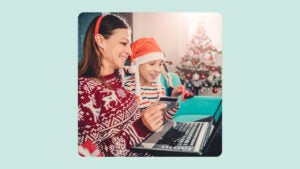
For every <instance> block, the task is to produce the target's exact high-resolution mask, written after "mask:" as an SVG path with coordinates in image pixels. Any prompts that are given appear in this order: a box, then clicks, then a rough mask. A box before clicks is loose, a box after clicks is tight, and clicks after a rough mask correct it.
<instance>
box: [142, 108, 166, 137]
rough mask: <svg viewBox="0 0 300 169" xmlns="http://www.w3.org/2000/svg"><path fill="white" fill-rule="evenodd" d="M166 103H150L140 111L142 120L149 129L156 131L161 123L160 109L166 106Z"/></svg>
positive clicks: (161, 112)
mask: <svg viewBox="0 0 300 169" xmlns="http://www.w3.org/2000/svg"><path fill="white" fill-rule="evenodd" d="M166 107H167V104H165V103H163V104H157V103H153V104H151V105H150V106H149V107H148V108H147V109H145V110H144V111H143V113H142V117H141V119H142V122H143V123H144V125H145V126H146V127H147V128H148V129H149V130H150V131H156V130H157V129H159V128H160V127H161V126H162V124H163V111H162V109H164V108H166Z"/></svg>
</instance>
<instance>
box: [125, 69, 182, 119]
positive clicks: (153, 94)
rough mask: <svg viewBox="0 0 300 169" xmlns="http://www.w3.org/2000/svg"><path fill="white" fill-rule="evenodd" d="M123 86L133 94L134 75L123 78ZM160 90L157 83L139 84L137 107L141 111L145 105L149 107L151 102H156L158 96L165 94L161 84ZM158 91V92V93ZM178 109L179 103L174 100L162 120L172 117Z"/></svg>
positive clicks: (134, 85)
mask: <svg viewBox="0 0 300 169" xmlns="http://www.w3.org/2000/svg"><path fill="white" fill-rule="evenodd" d="M124 87H125V88H126V89H128V90H130V91H131V92H132V93H133V94H135V87H136V83H135V76H134V75H132V76H130V77H129V78H127V79H125V82H124ZM160 87H161V90H160V91H159V90H158V89H159V88H158V87H157V83H156V82H153V83H152V86H144V85H141V97H140V98H141V100H140V101H139V109H140V112H141V113H142V112H143V111H144V110H145V109H146V108H147V107H149V106H150V105H151V104H152V103H155V102H158V99H159V98H158V97H159V96H166V92H165V89H164V87H163V85H161V86H160ZM159 92H160V93H159ZM178 109H179V104H178V102H176V104H175V106H174V107H173V108H171V109H169V110H168V111H167V112H166V113H165V114H164V120H171V119H173V117H174V115H175V114H176V112H177V110H178Z"/></svg>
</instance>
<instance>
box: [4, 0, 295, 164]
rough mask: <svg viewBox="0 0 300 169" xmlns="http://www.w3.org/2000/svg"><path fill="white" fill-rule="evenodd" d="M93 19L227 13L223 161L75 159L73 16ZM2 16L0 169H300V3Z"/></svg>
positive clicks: (8, 8) (122, 1) (95, 6)
mask: <svg viewBox="0 0 300 169" xmlns="http://www.w3.org/2000/svg"><path fill="white" fill-rule="evenodd" d="M96 11H107V12H112V11H116V12H121V11H124V12H125V11H128V12H130V11H136V12H137V11H140V12H145V11H149V12H186V11H187V12H219V13H221V14H222V15H223V85H224V87H223V94H224V95H223V111H224V116H223V123H224V124H223V145H224V148H223V154H222V155H221V156H220V157H218V158H182V157H181V158H101V159H98V158H80V157H79V156H78V155H77V93H76V92H77V81H76V80H77V77H76V74H77V28H78V25H77V16H78V14H79V13H80V12H96ZM0 14H1V15H0V23H1V24H0V25H1V26H0V30H1V31H0V43H1V50H0V56H1V61H0V77H1V83H0V99H1V110H0V112H1V118H0V131H1V139H0V156H1V158H0V161H1V162H0V168H43V169H44V168H51V169H52V168H72V169H75V168H129V167H130V168H149V169H153V168H157V167H163V166H168V168H193V167H194V168H195V167H197V168H249V169H252V168H272V169H274V168H286V167H288V168H299V166H300V165H299V153H298V152H299V150H300V146H299V142H300V139H299V131H298V129H299V127H300V126H299V112H300V110H299V106H298V105H299V94H300V93H299V87H298V86H299V85H300V84H299V75H298V73H297V72H299V70H298V67H299V57H300V54H299V52H298V49H299V39H300V33H299V30H300V27H299V25H300V24H299V18H298V17H297V15H298V16H300V12H299V4H298V3H297V1H296V0H284V1H283V0H281V1H261V0H248V1H240V0H226V1H222V2H220V1H213V0H206V1H204V0H202V2H201V1H200V0H198V1H196V0H184V1H178V2H174V1H170V0H151V1H146V2H145V1H144V2H143V1H141V0H114V1H113V0H109V1H108V0H107V1H100V0H94V1H89V0H86V1H69V2H64V1H59V0H51V1H47V2H42V1H38V0H27V1H21V0H19V1H14V0H11V1H5V2H3V1H1V2H0Z"/></svg>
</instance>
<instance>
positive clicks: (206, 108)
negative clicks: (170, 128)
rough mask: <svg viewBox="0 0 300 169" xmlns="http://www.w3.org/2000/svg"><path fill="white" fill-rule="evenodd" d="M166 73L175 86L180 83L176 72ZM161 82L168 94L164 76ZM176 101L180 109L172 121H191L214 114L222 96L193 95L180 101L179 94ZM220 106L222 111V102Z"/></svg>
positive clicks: (168, 94)
mask: <svg viewBox="0 0 300 169" xmlns="http://www.w3.org/2000/svg"><path fill="white" fill-rule="evenodd" d="M168 74H169V75H170V76H171V77H172V84H173V85H174V86H175V87H176V86H178V85H181V81H180V78H179V76H178V75H177V74H175V73H173V72H168ZM161 83H162V84H163V85H164V88H165V90H166V93H167V96H170V93H169V91H168V90H167V89H168V86H167V82H166V79H165V77H164V76H161ZM178 101H179V105H180V109H179V110H178V111H177V113H176V115H175V117H174V121H177V122H191V121H199V120H201V119H205V118H209V117H211V116H212V115H214V113H215V112H216V110H217V108H218V106H219V104H220V102H221V101H222V98H221V97H215V96H194V97H192V98H190V99H186V101H182V99H181V96H179V97H178ZM220 106H221V107H220V111H222V104H221V105H220ZM219 114H220V112H218V113H217V114H216V116H219ZM216 118H218V117H216Z"/></svg>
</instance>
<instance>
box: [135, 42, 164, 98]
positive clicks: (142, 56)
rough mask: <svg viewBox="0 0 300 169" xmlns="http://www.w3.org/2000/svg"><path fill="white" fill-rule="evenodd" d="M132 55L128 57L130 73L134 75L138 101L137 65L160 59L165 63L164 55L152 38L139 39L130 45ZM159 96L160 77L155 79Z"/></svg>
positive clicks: (139, 94) (139, 87) (138, 81)
mask: <svg viewBox="0 0 300 169" xmlns="http://www.w3.org/2000/svg"><path fill="white" fill-rule="evenodd" d="M131 50H132V55H131V56H130V61H131V71H132V73H135V83H136V88H135V95H136V97H137V100H138V101H140V98H139V97H140V96H141V86H140V75H139V65H141V64H144V63H147V62H151V61H154V60H159V59H162V60H163V61H165V57H164V53H163V51H162V50H161V48H160V47H159V45H158V44H157V42H156V41H155V39H153V38H140V39H138V40H136V41H135V42H133V44H132V45H131ZM156 82H157V87H158V91H159V94H160V92H161V83H160V75H159V76H158V77H157V79H156Z"/></svg>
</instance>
